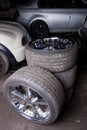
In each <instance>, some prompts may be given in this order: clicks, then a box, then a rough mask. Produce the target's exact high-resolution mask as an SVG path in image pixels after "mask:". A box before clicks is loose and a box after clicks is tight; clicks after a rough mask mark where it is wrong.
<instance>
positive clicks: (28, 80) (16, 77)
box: [3, 66, 64, 124]
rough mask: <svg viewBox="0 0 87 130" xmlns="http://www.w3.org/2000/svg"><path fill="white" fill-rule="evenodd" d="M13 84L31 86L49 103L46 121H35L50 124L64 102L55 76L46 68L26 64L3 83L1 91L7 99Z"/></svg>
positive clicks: (62, 93) (62, 92)
mask: <svg viewBox="0 0 87 130" xmlns="http://www.w3.org/2000/svg"><path fill="white" fill-rule="evenodd" d="M15 84H17V85H23V86H24V87H27V86H29V87H31V88H32V89H33V90H35V91H36V92H38V93H39V94H40V95H41V96H42V97H43V98H44V99H45V100H46V101H47V103H48V104H49V107H50V111H51V113H50V117H49V118H48V119H47V120H46V121H44V120H43V121H42V122H39V121H36V123H40V124H51V123H53V122H54V121H55V120H56V119H57V117H58V115H59V112H60V110H61V107H62V104H63V102H64V91H63V87H62V86H61V84H60V82H59V81H58V80H57V79H56V78H55V76H53V75H52V74H51V73H50V72H48V71H47V70H44V69H41V68H39V67H34V66H33V67H32V66H28V67H23V68H21V69H19V70H18V71H16V72H15V73H14V74H13V75H12V76H11V77H9V78H8V79H7V81H6V82H5V84H4V90H3V92H4V95H5V97H6V98H7V99H8V101H9V89H10V87H12V86H13V85H15ZM32 122H35V121H32Z"/></svg>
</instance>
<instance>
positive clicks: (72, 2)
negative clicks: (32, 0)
mask: <svg viewBox="0 0 87 130" xmlns="http://www.w3.org/2000/svg"><path fill="white" fill-rule="evenodd" d="M37 5H38V7H39V8H87V3H84V2H83V0H63V1H62V0H38V2H37Z"/></svg>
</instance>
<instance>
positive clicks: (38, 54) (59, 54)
mask: <svg viewBox="0 0 87 130" xmlns="http://www.w3.org/2000/svg"><path fill="white" fill-rule="evenodd" d="M77 54H78V45H77V43H76V42H74V43H73V45H72V47H71V48H68V49H61V50H54V51H49V50H38V49H34V48H31V47H30V46H29V45H28V44H27V45H26V47H25V55H26V61H27V64H28V65H36V66H39V67H42V68H45V69H47V70H49V71H50V72H61V71H64V70H67V69H69V68H71V67H72V66H73V65H75V64H76V59H77Z"/></svg>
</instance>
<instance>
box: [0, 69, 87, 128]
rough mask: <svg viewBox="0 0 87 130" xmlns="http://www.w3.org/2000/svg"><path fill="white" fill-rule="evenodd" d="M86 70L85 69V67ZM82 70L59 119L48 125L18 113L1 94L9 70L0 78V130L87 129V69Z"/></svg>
mask: <svg viewBox="0 0 87 130" xmlns="http://www.w3.org/2000/svg"><path fill="white" fill-rule="evenodd" d="M86 70H87V69H86ZM86 70H82V71H81V73H80V75H79V77H78V78H77V82H76V85H75V91H74V93H73V97H72V100H71V101H70V102H69V103H67V104H66V106H65V107H64V108H63V110H62V113H61V115H60V117H59V119H58V120H57V121H56V122H55V123H53V124H52V125H49V126H42V125H38V124H34V123H31V122H29V121H28V120H26V119H24V118H23V117H21V116H20V115H18V114H17V113H16V112H15V111H14V110H13V109H12V107H10V105H9V104H8V103H7V101H6V99H5V98H4V96H3V94H2V89H3V82H4V81H5V80H6V78H7V77H8V76H9V75H11V72H9V73H8V74H7V75H6V76H4V77H1V79H0V130H39V129H40V130H46V129H49V130H87V71H86Z"/></svg>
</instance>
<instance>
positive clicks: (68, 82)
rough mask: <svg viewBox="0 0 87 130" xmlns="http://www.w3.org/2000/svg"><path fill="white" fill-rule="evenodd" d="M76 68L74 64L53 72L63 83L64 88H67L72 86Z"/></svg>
mask: <svg viewBox="0 0 87 130" xmlns="http://www.w3.org/2000/svg"><path fill="white" fill-rule="evenodd" d="M76 70H77V66H76V65H75V66H74V67H72V68H70V69H68V70H66V71H64V72H60V73H53V74H54V75H55V76H56V78H57V79H58V80H59V81H60V82H61V84H62V85H63V87H64V89H65V90H67V89H68V88H70V87H71V86H73V84H74V82H75V79H76Z"/></svg>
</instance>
